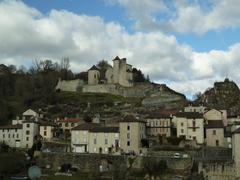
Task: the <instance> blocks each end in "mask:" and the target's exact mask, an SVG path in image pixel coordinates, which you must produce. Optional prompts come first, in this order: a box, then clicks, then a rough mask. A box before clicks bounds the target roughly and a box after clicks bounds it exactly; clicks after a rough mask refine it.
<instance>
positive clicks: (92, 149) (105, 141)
mask: <svg viewBox="0 0 240 180" xmlns="http://www.w3.org/2000/svg"><path fill="white" fill-rule="evenodd" d="M71 131H72V135H71V145H72V152H76V153H86V152H88V153H100V154H112V153H115V152H116V151H117V150H118V148H119V145H120V143H119V128H118V127H103V126H102V125H101V124H98V123H84V124H81V125H79V126H77V127H75V128H73V129H72V130H71Z"/></svg>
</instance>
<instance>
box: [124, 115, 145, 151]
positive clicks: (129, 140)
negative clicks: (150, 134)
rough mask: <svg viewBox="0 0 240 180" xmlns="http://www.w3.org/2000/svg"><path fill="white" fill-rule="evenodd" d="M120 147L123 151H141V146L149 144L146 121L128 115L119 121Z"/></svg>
mask: <svg viewBox="0 0 240 180" xmlns="http://www.w3.org/2000/svg"><path fill="white" fill-rule="evenodd" d="M119 132H120V138H119V139H120V147H121V149H122V151H127V150H130V151H134V152H135V153H136V154H140V153H141V148H145V147H147V146H149V144H148V142H147V135H146V121H145V120H141V119H138V118H136V117H135V116H134V115H131V114H129V115H127V116H125V118H123V119H122V120H120V121H119Z"/></svg>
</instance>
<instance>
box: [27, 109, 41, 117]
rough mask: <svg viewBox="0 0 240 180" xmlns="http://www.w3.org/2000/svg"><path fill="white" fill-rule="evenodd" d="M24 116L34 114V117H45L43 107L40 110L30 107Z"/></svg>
mask: <svg viewBox="0 0 240 180" xmlns="http://www.w3.org/2000/svg"><path fill="white" fill-rule="evenodd" d="M23 116H33V117H39V118H43V112H42V111H41V109H39V110H32V109H28V110H26V111H25V112H23Z"/></svg>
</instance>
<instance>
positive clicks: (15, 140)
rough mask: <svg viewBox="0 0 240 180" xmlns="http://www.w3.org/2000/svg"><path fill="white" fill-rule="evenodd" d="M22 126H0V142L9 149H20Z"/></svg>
mask: <svg viewBox="0 0 240 180" xmlns="http://www.w3.org/2000/svg"><path fill="white" fill-rule="evenodd" d="M22 126H23V125H22V124H15V125H6V126H0V142H2V143H5V144H7V145H9V147H22Z"/></svg>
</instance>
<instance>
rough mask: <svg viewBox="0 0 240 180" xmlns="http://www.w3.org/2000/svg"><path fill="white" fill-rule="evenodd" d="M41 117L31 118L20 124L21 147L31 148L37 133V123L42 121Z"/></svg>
mask: <svg viewBox="0 0 240 180" xmlns="http://www.w3.org/2000/svg"><path fill="white" fill-rule="evenodd" d="M44 122H45V121H43V120H42V119H41V118H37V117H35V118H31V119H28V120H26V121H23V124H22V148H31V147H32V145H33V144H34V142H35V140H36V138H37V137H38V135H39V125H40V124H41V123H44Z"/></svg>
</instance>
